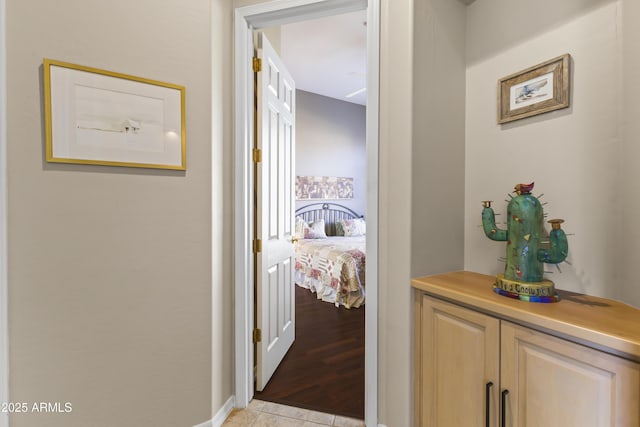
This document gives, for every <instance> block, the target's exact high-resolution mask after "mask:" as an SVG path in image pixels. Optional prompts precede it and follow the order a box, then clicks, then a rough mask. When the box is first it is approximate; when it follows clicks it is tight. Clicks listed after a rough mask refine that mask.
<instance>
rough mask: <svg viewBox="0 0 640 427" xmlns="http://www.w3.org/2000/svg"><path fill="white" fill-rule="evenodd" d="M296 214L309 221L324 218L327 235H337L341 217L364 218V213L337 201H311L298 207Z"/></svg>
mask: <svg viewBox="0 0 640 427" xmlns="http://www.w3.org/2000/svg"><path fill="white" fill-rule="evenodd" d="M296 216H297V217H300V218H302V219H303V220H305V221H306V222H308V223H312V222H314V221H317V220H319V219H324V231H325V233H326V234H327V236H335V235H336V223H337V222H338V221H340V220H341V219H353V218H362V215H358V214H357V213H355V212H354V211H353V210H351V209H349V208H348V207H346V206H342V205H339V204H337V203H311V204H308V205H305V206H302V207H300V208H298V209H296Z"/></svg>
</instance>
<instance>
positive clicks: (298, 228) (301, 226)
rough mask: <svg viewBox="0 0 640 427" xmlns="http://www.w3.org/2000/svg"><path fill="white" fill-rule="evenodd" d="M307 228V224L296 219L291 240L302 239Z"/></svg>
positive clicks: (298, 218) (302, 220) (300, 219)
mask: <svg viewBox="0 0 640 427" xmlns="http://www.w3.org/2000/svg"><path fill="white" fill-rule="evenodd" d="M307 228H309V224H307V222H306V221H305V220H304V219H302V218H300V217H298V216H297V217H296V224H295V229H294V230H293V238H294V239H296V240H300V239H304V230H305V229H307Z"/></svg>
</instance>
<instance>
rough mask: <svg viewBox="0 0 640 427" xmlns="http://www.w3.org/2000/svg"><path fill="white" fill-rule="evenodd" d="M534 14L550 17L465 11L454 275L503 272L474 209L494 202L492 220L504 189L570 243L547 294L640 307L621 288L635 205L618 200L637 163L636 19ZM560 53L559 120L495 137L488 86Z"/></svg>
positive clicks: (548, 6) (634, 13) (507, 3)
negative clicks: (461, 182) (541, 208)
mask: <svg viewBox="0 0 640 427" xmlns="http://www.w3.org/2000/svg"><path fill="white" fill-rule="evenodd" d="M536 7H537V8H538V10H553V14H548V15H547V14H545V15H544V19H542V18H541V19H536V18H534V16H532V13H531V12H532V11H531V3H530V2H528V1H524V0H519V1H513V0H491V1H487V0H485V1H477V2H475V3H474V4H472V5H471V6H469V7H468V9H467V49H468V50H467V80H466V86H467V89H466V96H467V111H466V115H467V120H466V174H467V176H466V191H465V193H466V212H465V268H466V269H468V270H475V271H480V272H484V273H487V274H496V273H498V272H500V271H501V270H502V268H503V264H500V263H499V262H498V260H497V258H498V257H500V256H504V245H503V244H499V243H497V242H492V241H490V240H488V239H487V238H486V237H485V236H484V233H483V232H482V229H481V228H479V224H480V212H481V209H482V208H481V204H480V201H481V200H495V201H496V203H495V207H496V208H497V210H498V211H500V212H503V213H504V212H505V211H506V202H504V201H503V200H504V199H505V198H506V194H507V193H508V192H510V191H512V189H513V186H514V185H515V184H516V183H520V182H530V181H535V183H536V188H535V190H534V194H540V193H544V194H545V196H544V198H543V201H546V202H548V205H547V206H545V212H547V213H548V214H549V217H550V218H553V217H561V218H564V219H565V220H566V223H565V224H564V226H563V228H564V229H565V230H566V232H567V233H571V234H572V235H571V236H570V237H569V257H568V261H569V262H570V263H571V264H570V265H569V264H562V265H561V269H562V274H559V273H558V272H557V271H555V269H553V270H554V273H553V274H549V278H550V279H552V280H554V281H555V282H556V285H557V286H558V287H559V288H563V289H568V290H572V291H577V292H582V293H588V294H592V295H599V296H605V297H610V298H618V299H622V300H624V301H626V302H628V303H630V304H634V305H636V306H640V288H638V286H637V285H636V284H635V283H634V280H633V278H634V277H635V275H634V274H633V273H634V269H633V264H634V262H635V261H633V260H637V259H638V256H639V255H640V247H639V246H638V244H637V243H636V241H637V239H635V240H634V239H633V237H637V236H636V234H637V233H638V231H637V230H636V227H634V226H633V221H634V219H633V218H634V216H635V212H636V211H637V209H638V208H639V207H640V205H638V202H636V201H634V200H633V198H631V197H628V196H626V194H625V193H627V192H628V188H629V185H628V184H629V183H630V182H632V180H633V178H634V174H633V172H632V171H634V170H637V167H636V165H635V162H636V161H637V159H638V158H639V154H640V153H639V152H638V150H637V148H636V146H637V144H636V143H635V141H636V140H637V132H635V131H636V130H637V129H635V127H636V126H637V124H635V123H636V122H637V119H636V117H637V114H638V107H637V106H636V105H635V104H636V102H635V99H636V97H637V95H638V94H639V91H638V84H637V82H636V80H637V79H636V77H635V76H636V75H637V74H636V73H637V71H638V61H637V59H636V58H635V57H636V56H637V55H636V53H635V51H634V50H633V48H632V47H631V46H636V45H637V40H638V30H637V29H636V28H635V27H637V24H636V23H637V19H638V17H640V14H639V12H638V7H637V5H636V4H634V2H633V1H626V0H625V1H622V0H619V1H613V0H589V1H586V0H572V1H567V2H561V4H559V3H558V2H555V1H552V0H545V1H543V2H539V3H537V4H536ZM623 11H624V13H623ZM527 16H530V17H531V19H527V20H526V21H525V22H526V25H523V20H522V17H527ZM488 22H491V23H492V25H487V23H488ZM564 53H570V54H571V55H572V67H573V71H572V82H571V83H572V88H571V90H572V95H571V106H570V108H568V109H564V110H559V111H556V112H552V113H548V114H544V115H539V116H535V117H532V118H528V119H523V120H519V121H515V122H512V123H510V124H506V125H502V126H500V125H497V124H496V105H495V104H496V84H497V83H496V82H497V80H498V79H499V78H501V77H503V76H506V75H509V74H511V73H513V72H516V71H518V70H522V69H524V68H527V67H529V66H531V65H534V64H537V63H539V62H542V61H545V60H547V59H550V58H553V57H555V56H558V55H561V54H564ZM623 107H626V108H623ZM632 129H633V131H632ZM634 168H635V169H634ZM502 218H504V216H502Z"/></svg>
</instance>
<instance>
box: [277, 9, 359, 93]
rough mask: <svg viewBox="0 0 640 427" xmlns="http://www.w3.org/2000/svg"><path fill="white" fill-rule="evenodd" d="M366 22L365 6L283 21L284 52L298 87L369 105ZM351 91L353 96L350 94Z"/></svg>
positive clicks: (284, 59) (282, 51)
mask: <svg viewBox="0 0 640 427" xmlns="http://www.w3.org/2000/svg"><path fill="white" fill-rule="evenodd" d="M365 22H366V11H364V10H363V11H358V12H351V13H346V14H342V15H336V16H329V17H325V18H319V19H313V20H308V21H303V22H296V23H293V24H286V25H283V26H282V27H281V30H280V31H281V45H280V56H281V58H282V60H283V62H284V63H285V65H286V66H287V68H288V69H289V72H290V73H291V75H292V76H293V79H294V80H295V82H296V87H297V88H298V89H300V90H304V91H307V92H311V93H316V94H319V95H324V96H328V97H331V98H335V99H339V100H342V101H347V102H353V103H356V104H360V105H365V104H366V90H363V89H365V88H366V80H367V66H366V62H367V61H366V60H367V27H366V24H365ZM358 91H359V93H356V92H358ZM354 93H355V94H354ZM350 94H352V96H351V97H349V98H347V97H346V96H347V95H350Z"/></svg>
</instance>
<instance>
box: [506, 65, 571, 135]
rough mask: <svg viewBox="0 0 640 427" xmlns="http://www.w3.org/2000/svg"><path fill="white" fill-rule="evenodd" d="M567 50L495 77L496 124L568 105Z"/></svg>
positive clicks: (568, 73) (568, 66)
mask: <svg viewBox="0 0 640 427" xmlns="http://www.w3.org/2000/svg"><path fill="white" fill-rule="evenodd" d="M570 66H571V56H570V55H569V54H568V53H567V54H564V55H561V56H558V57H556V58H553V59H550V60H548V61H545V62H543V63H541V64H538V65H534V66H533V67H529V68H527V69H526V70H522V71H519V72H517V73H514V74H511V75H509V76H507V77H503V78H501V79H500V80H498V124H502V123H508V122H512V121H514V120H519V119H523V118H525V117H531V116H535V115H537V114H542V113H548V112H549V111H554V110H559V109H561V108H567V107H569V86H570V84H569V83H570V82H569V79H570Z"/></svg>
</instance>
